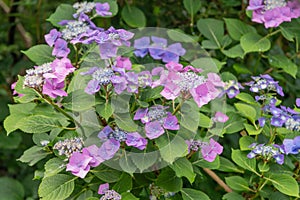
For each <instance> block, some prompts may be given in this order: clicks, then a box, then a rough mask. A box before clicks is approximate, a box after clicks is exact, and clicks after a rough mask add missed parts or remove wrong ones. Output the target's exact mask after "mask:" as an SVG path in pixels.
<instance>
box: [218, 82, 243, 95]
mask: <svg viewBox="0 0 300 200" xmlns="http://www.w3.org/2000/svg"><path fill="white" fill-rule="evenodd" d="M240 89H244V87H243V86H242V85H241V84H240V83H238V82H236V81H234V80H230V81H228V82H225V84H224V91H223V92H222V93H221V95H223V94H224V93H226V94H227V96H228V98H230V99H232V98H234V97H235V96H236V95H238V94H239V93H240Z"/></svg>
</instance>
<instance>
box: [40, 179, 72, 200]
mask: <svg viewBox="0 0 300 200" xmlns="http://www.w3.org/2000/svg"><path fill="white" fill-rule="evenodd" d="M74 179H76V178H74V176H69V175H65V174H56V175H54V176H50V177H47V178H44V179H43V180H42V182H41V184H40V186H39V190H38V193H39V196H40V197H41V198H43V200H53V199H66V198H68V197H69V196H70V195H71V194H72V192H73V190H74Z"/></svg>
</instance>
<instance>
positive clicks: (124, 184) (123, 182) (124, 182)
mask: <svg viewBox="0 0 300 200" xmlns="http://www.w3.org/2000/svg"><path fill="white" fill-rule="evenodd" d="M131 189H132V177H131V176H130V175H128V174H127V173H124V172H123V173H122V175H121V177H120V180H119V181H118V182H117V183H116V184H115V185H114V187H113V190H115V191H116V192H118V193H120V194H121V193H123V192H127V191H130V190H131Z"/></svg>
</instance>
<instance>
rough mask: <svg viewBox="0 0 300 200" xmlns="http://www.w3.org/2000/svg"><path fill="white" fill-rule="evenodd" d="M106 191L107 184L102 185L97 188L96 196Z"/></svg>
mask: <svg viewBox="0 0 300 200" xmlns="http://www.w3.org/2000/svg"><path fill="white" fill-rule="evenodd" d="M107 190H109V184H108V183H104V184H101V185H100V186H99V189H98V194H104V193H105V192H106V191H107Z"/></svg>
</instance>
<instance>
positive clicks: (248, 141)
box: [239, 136, 256, 151]
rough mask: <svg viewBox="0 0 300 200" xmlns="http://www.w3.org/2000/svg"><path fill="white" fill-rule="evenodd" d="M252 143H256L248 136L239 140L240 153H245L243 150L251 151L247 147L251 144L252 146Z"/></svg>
mask: <svg viewBox="0 0 300 200" xmlns="http://www.w3.org/2000/svg"><path fill="white" fill-rule="evenodd" d="M254 142H256V141H255V140H254V138H252V137H250V136H243V137H241V138H240V140H239V144H240V149H241V150H242V151H245V150H252V149H251V148H249V146H250V145H251V144H253V143H254Z"/></svg>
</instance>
